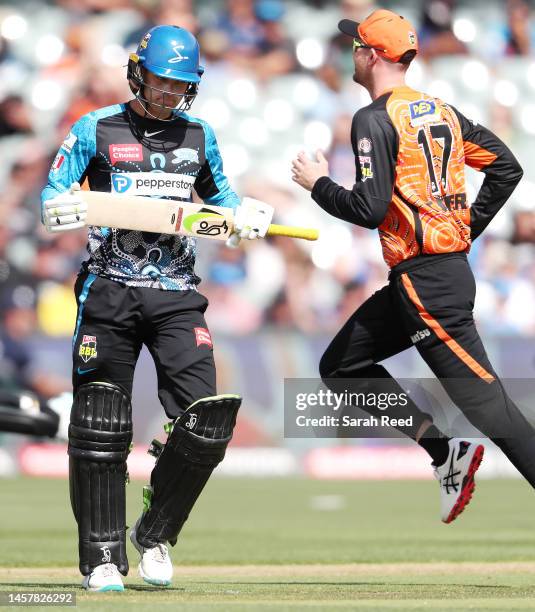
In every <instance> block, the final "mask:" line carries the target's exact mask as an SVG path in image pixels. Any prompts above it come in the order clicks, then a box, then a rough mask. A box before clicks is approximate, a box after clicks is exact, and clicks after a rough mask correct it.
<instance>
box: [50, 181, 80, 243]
mask: <svg viewBox="0 0 535 612" xmlns="http://www.w3.org/2000/svg"><path fill="white" fill-rule="evenodd" d="M79 191H80V185H79V184H78V183H73V184H72V185H71V187H70V189H69V191H66V192H65V193H60V194H59V195H58V196H56V197H55V198H52V199H51V200H47V201H46V202H45V203H44V205H43V206H44V211H43V218H44V223H45V228H46V231H47V232H67V231H69V230H74V229H79V228H81V227H84V225H85V220H86V217H87V204H86V203H85V202H84V201H83V200H82V198H81V197H80V194H79Z"/></svg>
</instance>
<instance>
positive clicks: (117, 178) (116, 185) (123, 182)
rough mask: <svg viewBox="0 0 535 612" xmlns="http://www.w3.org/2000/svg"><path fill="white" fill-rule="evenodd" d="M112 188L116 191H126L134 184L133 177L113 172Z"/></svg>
mask: <svg viewBox="0 0 535 612" xmlns="http://www.w3.org/2000/svg"><path fill="white" fill-rule="evenodd" d="M111 184H112V188H113V189H112V190H113V191H114V192H115V193H125V191H128V190H129V189H130V187H131V186H132V179H130V178H129V177H128V176H124V175H123V174H112V175H111Z"/></svg>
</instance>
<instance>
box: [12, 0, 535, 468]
mask: <svg viewBox="0 0 535 612" xmlns="http://www.w3.org/2000/svg"><path fill="white" fill-rule="evenodd" d="M381 6H382V7H387V8H391V9H393V10H396V11H398V12H400V13H401V14H403V15H405V16H406V17H408V18H409V19H411V20H412V21H413V23H414V24H415V25H416V26H417V29H418V33H419V38H420V47H421V53H420V54H419V56H418V59H417V60H416V61H415V62H413V65H412V66H411V68H410V71H409V79H408V80H409V84H410V85H412V86H413V87H415V88H421V89H423V90H425V91H427V92H428V93H431V94H435V95H437V96H440V97H442V98H443V99H444V100H446V101H447V102H451V103H452V104H454V105H456V106H457V107H458V108H459V109H460V110H461V111H462V112H463V113H465V114H466V115H467V116H469V117H471V118H473V119H476V120H478V121H479V122H481V123H483V124H485V125H486V126H488V127H489V128H491V129H492V130H493V131H495V132H496V133H497V134H498V135H499V136H500V137H501V138H502V139H503V140H504V141H505V142H506V143H508V144H509V145H510V146H511V148H512V149H513V151H514V153H515V154H516V155H517V156H518V158H519V160H520V162H521V163H522V165H523V167H524V170H525V176H524V179H523V181H522V183H521V184H520V186H519V187H518V188H517V190H516V191H515V193H514V195H513V197H512V198H511V200H510V201H509V202H508V204H507V205H506V207H505V209H504V210H503V211H502V212H501V213H500V214H499V215H498V217H497V218H496V219H495V220H494V221H493V223H492V224H491V226H490V227H489V229H488V231H487V232H486V233H485V234H484V236H483V237H482V238H480V239H479V240H477V241H476V242H475V243H474V246H473V249H472V251H471V253H470V262H471V264H472V266H473V269H474V271H475V274H476V277H477V284H478V295H477V303H476V311H475V315H476V320H477V325H478V328H479V330H480V332H481V334H482V336H483V338H484V341H485V344H486V346H487V349H488V352H489V354H490V357H491V360H492V361H493V363H494V364H495V367H496V368H497V370H498V371H499V372H500V373H501V374H503V376H504V377H505V378H515V377H521V378H524V379H532V378H533V377H534V374H535V344H534V335H535V253H534V250H533V242H534V241H535V202H534V193H535V189H534V188H535V169H534V166H533V163H532V160H533V159H534V157H535V146H534V144H533V135H534V134H535V120H534V118H535V58H534V50H535V28H534V25H533V11H532V7H531V6H530V5H529V4H528V3H525V2H522V1H521V0H514V1H510V2H455V1H454V0H442V1H431V2H398V3H395V2H387V1H385V2H382V3H381ZM374 8H375V5H374V3H373V2H370V1H369V0H351V1H350V0H341V1H340V2H327V1H320V0H317V1H314V2H299V1H295V2H294V1H292V2H279V1H278V0H260V1H259V2H253V1H252V0H227V1H223V0H221V1H219V2H216V1H215V0H214V1H209V2H208V1H201V2H191V1H187V0H166V1H162V2H160V1H158V0H138V1H134V0H63V1H59V0H58V1H56V2H25V1H22V0H20V1H18V2H16V3H15V2H3V3H1V4H0V155H1V159H2V163H1V165H0V283H1V287H0V292H1V293H0V319H1V330H0V380H1V381H2V384H4V385H8V386H11V387H14V386H15V387H20V388H26V389H30V390H33V391H34V392H37V393H38V394H39V395H40V396H41V397H45V398H46V397H52V396H55V395H57V394H58V393H60V392H62V391H64V390H68V389H69V386H70V383H69V375H70V336H71V333H72V329H73V327H74V317H75V304H74V300H73V297H72V286H73V282H74V278H75V275H76V273H77V270H78V268H79V264H80V261H81V260H82V259H83V258H84V257H85V242H86V237H85V232H84V231H80V232H76V233H73V232H69V233H66V234H63V235H61V234H60V235H57V236H52V235H48V234H46V232H45V231H44V229H43V228H42V226H41V225H40V221H39V215H40V212H39V210H40V204H39V194H40V191H41V189H42V188H43V186H44V184H45V183H46V175H47V172H48V168H49V167H50V164H51V162H52V159H53V158H54V156H55V153H56V151H57V148H58V146H59V144H60V143H61V141H62V140H63V138H64V137H65V135H66V134H67V132H68V130H69V127H70V125H71V124H72V123H73V122H74V121H75V120H76V119H77V118H78V117H80V116H81V115H82V114H84V113H86V112H89V111H90V110H93V109H94V108H97V107H101V106H105V105H108V104H113V103H116V102H119V101H123V100H125V99H129V95H130V93H129V90H128V86H127V83H126V79H125V72H126V71H125V67H124V66H125V64H126V61H127V57H128V52H129V51H131V50H132V49H133V48H134V46H135V45H136V44H137V41H138V40H139V38H140V36H141V34H142V33H143V32H144V31H146V30H147V29H148V28H149V27H151V26H152V25H154V24H158V23H174V24H177V25H181V26H184V27H186V28H188V29H190V30H191V31H193V32H195V33H196V35H198V37H199V40H200V43H201V49H202V54H203V64H204V65H205V67H206V72H205V74H204V77H203V80H202V83H201V87H200V93H199V96H198V98H197V100H196V102H195V104H194V106H193V108H192V111H191V112H192V114H194V115H197V116H200V117H202V118H204V119H206V120H208V121H209V122H210V123H211V124H212V126H213V127H214V128H215V130H216V135H217V138H218V142H219V145H220V148H221V152H222V156H223V160H224V169H225V172H226V174H227V175H228V176H229V177H230V179H231V182H232V184H233V186H234V187H235V189H236V190H237V191H238V193H239V194H240V195H242V196H243V195H250V196H253V197H255V196H256V197H259V198H261V199H264V200H266V201H267V202H269V203H271V204H272V205H273V206H274V207H275V209H276V218H275V220H276V222H279V223H288V224H299V225H310V226H317V227H319V228H320V229H321V238H320V240H319V241H318V242H317V243H316V244H308V243H303V242H299V241H292V240H288V239H270V240H263V241H259V242H258V243H256V244H251V245H246V248H243V249H240V250H229V249H226V248H224V247H222V246H217V245H215V244H214V243H211V242H210V241H199V243H198V273H199V275H200V276H201V277H202V279H203V281H202V283H201V285H200V290H201V292H203V293H204V294H205V295H206V296H207V297H208V298H209V300H210V307H209V310H208V313H207V320H208V323H209V326H210V329H211V331H212V334H213V336H214V340H215V350H216V359H217V365H218V377H219V387H220V390H221V391H222V392H240V393H242V394H243V395H244V397H245V398H246V400H245V402H244V406H243V408H242V411H241V419H240V424H239V427H238V429H237V432H236V436H235V440H234V442H233V445H232V448H231V450H230V451H229V454H228V457H227V460H226V461H225V463H224V464H223V466H221V468H220V469H219V470H218V471H219V472H220V473H226V474H233V475H251V476H262V475H263V476H268V475H271V476H274V475H281V476H282V475H290V474H306V475H309V476H315V477H345V478H382V477H389V478H395V477H398V478H403V477H413V478H414V477H422V478H426V477H431V470H430V469H429V466H428V463H427V459H426V457H425V455H424V454H423V452H422V451H421V450H420V449H419V448H415V447H413V446H412V445H410V444H407V443H406V442H405V441H403V440H385V441H378V440H375V441H366V440H347V439H345V440H294V439H285V438H284V436H283V401H282V399H283V380H284V378H285V377H286V378H294V377H314V376H316V375H317V364H318V361H319V358H320V356H321V353H322V351H323V349H324V348H325V347H326V345H327V343H328V342H329V339H330V338H331V337H332V335H333V334H334V332H335V331H336V330H337V329H338V328H339V326H340V325H341V323H342V322H343V321H345V319H346V318H347V317H348V316H349V314H350V313H351V312H352V311H353V310H355V308H356V307H357V306H358V305H359V304H360V303H361V302H362V301H364V299H365V298H366V297H367V296H368V295H370V294H371V293H372V292H373V291H374V290H375V289H377V288H379V287H380V286H382V285H383V284H384V283H385V278H386V268H385V265H384V264H383V262H382V257H381V253H380V247H379V241H378V238H377V235H376V233H375V232H370V231H367V230H364V229H361V228H357V227H353V226H350V225H348V224H345V223H342V222H339V221H336V220H334V219H333V218H331V217H329V216H328V215H327V214H325V213H323V211H321V210H320V209H319V208H318V207H317V206H316V205H315V204H314V203H313V202H312V200H311V199H310V198H309V197H308V194H306V193H305V192H304V191H303V190H301V189H299V188H297V187H296V186H295V185H294V184H293V183H292V181H291V176H290V160H291V159H292V157H293V156H294V155H295V153H296V152H297V151H298V150H300V149H301V148H305V149H306V150H309V151H314V150H316V149H317V148H322V149H323V150H325V151H327V153H328V158H329V160H330V167H331V176H332V177H333V178H334V179H335V180H337V181H338V182H340V183H341V184H344V185H345V186H348V187H349V186H351V184H352V183H353V178H354V159H353V154H352V152H351V149H350V146H349V127H350V122H351V118H352V116H353V114H354V113H355V112H356V111H357V110H358V109H359V108H360V107H362V106H364V105H366V104H367V103H368V102H369V98H368V94H367V93H366V91H365V90H364V89H362V88H361V87H360V86H358V85H355V84H354V83H353V82H352V80H351V74H352V61H351V47H350V45H351V41H350V40H347V39H346V38H344V37H342V36H338V35H337V29H336V24H337V22H338V20H339V19H340V18H343V17H348V18H353V19H357V20H360V19H362V18H363V17H365V16H366V15H367V14H369V13H370V12H371V11H372V10H373V9H374ZM468 178H469V185H470V189H469V197H473V195H474V194H475V193H476V191H477V187H478V185H479V183H480V181H481V177H480V176H478V175H477V174H476V173H472V172H470V173H469V177H468ZM25 355H28V356H29V359H28V360H27V359H26V358H25ZM389 367H390V369H391V371H392V372H393V373H394V374H395V375H397V376H402V377H426V376H428V375H429V374H430V373H429V371H428V370H427V369H426V367H425V365H424V364H423V362H422V361H421V360H420V359H419V357H418V355H417V354H416V352H415V351H414V349H411V350H410V351H408V352H406V353H404V354H403V355H402V356H399V357H396V358H393V359H391V360H390V361H389ZM134 422H135V436H134V440H135V443H136V445H135V448H134V452H133V453H132V455H131V457H130V471H131V473H132V475H133V476H140V477H144V476H145V475H146V474H148V472H149V470H150V467H151V461H152V460H151V458H150V457H148V456H146V455H145V453H144V449H145V447H146V445H147V443H148V442H149V441H150V440H151V438H152V437H154V436H159V437H160V438H161V437H162V434H163V432H162V424H163V422H164V414H163V410H162V409H161V407H160V406H159V403H158V401H157V397H156V389H155V375H154V368H153V366H152V363H151V361H150V358H149V357H148V354H147V353H145V352H144V353H143V354H142V357H141V360H140V362H139V364H138V368H137V371H136V382H135V387H134ZM385 447H388V448H385ZM386 451H388V452H386ZM66 465H67V458H66V453H65V445H64V444H59V443H58V444H50V443H49V441H48V442H47V441H42V442H38V443H35V440H29V439H27V438H23V437H21V436H14V435H4V436H2V437H0V473H1V474H4V475H13V474H38V475H64V474H65V473H66ZM482 471H483V475H485V474H486V475H487V476H495V475H511V476H512V475H514V472H513V471H512V470H511V469H510V468H509V467H508V464H507V463H506V462H504V461H502V460H501V459H500V457H499V456H498V455H496V456H494V455H492V453H490V454H489V458H488V460H487V461H486V462H485V465H484V468H483V470H482Z"/></svg>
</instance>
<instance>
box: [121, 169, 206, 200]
mask: <svg viewBox="0 0 535 612" xmlns="http://www.w3.org/2000/svg"><path fill="white" fill-rule="evenodd" d="M194 183H195V177H194V176H190V175H189V174H174V173H171V172H121V173H116V174H112V175H111V188H112V193H119V194H127V195H143V196H171V197H175V198H185V199H187V198H189V197H190V195H191V190H192V189H193V184H194Z"/></svg>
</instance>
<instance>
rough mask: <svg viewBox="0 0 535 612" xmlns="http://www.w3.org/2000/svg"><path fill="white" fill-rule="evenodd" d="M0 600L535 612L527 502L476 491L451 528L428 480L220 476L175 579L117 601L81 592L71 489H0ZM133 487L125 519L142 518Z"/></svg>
mask: <svg viewBox="0 0 535 612" xmlns="http://www.w3.org/2000/svg"><path fill="white" fill-rule="evenodd" d="M0 486H1V492H2V493H1V499H2V504H1V506H0V519H1V520H0V542H1V546H0V590H2V591H7V590H16V591H20V590H22V589H30V590H36V589H38V588H39V589H43V588H46V589H52V588H56V589H76V592H77V597H78V605H79V606H81V607H83V608H86V609H94V610H112V609H113V610H115V609H118V608H124V609H127V608H130V609H131V608H135V609H136V610H138V609H139V610H145V609H146V610H149V609H154V608H155V606H157V607H158V608H161V607H168V608H171V607H176V608H177V609H180V610H212V609H217V610H310V609H316V610H330V609H332V610H338V609H344V610H434V611H435V610H454V609H455V610H458V611H464V610H502V611H503V610H506V609H507V610H534V609H535V530H534V522H535V519H534V516H535V513H534V508H535V497H534V495H533V492H532V491H531V489H530V487H529V486H528V485H527V484H525V483H524V482H523V481H514V480H499V481H498V480H497V481H480V482H479V483H478V489H477V490H476V495H475V497H474V499H473V501H472V503H471V504H470V506H469V507H468V508H467V510H466V511H465V513H464V514H463V515H462V516H461V517H460V518H459V520H458V521H456V522H455V523H454V524H452V525H443V524H442V523H440V521H439V519H438V487H437V485H436V483H435V482H405V481H403V482H318V481H309V480H302V479H280V480H276V479H256V480H252V479H214V480H213V481H212V482H211V483H210V485H209V486H208V488H207V490H206V491H205V492H204V493H203V496H202V497H201V499H200V501H199V503H198V506H197V508H196V510H195V511H194V513H193V516H192V517H191V519H190V521H189V522H188V524H187V527H186V528H185V530H184V532H183V535H182V537H181V540H180V542H179V544H178V545H177V546H176V547H175V548H174V549H172V557H173V561H174V563H175V567H176V579H175V581H174V584H173V586H172V587H171V588H168V589H156V588H154V587H149V586H148V585H145V584H144V583H143V582H142V581H140V580H139V579H137V577H136V567H135V566H136V564H137V562H136V555H135V551H134V550H133V548H132V547H130V544H129V554H130V560H131V566H132V569H131V573H130V576H129V577H128V578H127V579H126V587H127V591H125V592H124V593H110V594H86V593H85V592H82V591H81V590H80V588H79V576H78V573H77V568H76V565H77V556H76V540H75V526H74V521H73V518H72V515H71V511H70V506H69V501H68V486H67V482H66V481H62V480H61V481H60V480H41V479H22V478H21V479H13V480H11V479H4V480H0ZM141 487H142V483H141V482H132V483H131V484H130V485H129V486H128V494H129V499H128V503H129V507H128V518H129V522H130V524H132V523H133V521H134V520H135V517H136V515H137V513H138V511H139V510H140V508H141Z"/></svg>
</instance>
